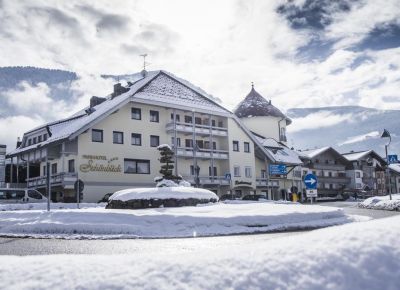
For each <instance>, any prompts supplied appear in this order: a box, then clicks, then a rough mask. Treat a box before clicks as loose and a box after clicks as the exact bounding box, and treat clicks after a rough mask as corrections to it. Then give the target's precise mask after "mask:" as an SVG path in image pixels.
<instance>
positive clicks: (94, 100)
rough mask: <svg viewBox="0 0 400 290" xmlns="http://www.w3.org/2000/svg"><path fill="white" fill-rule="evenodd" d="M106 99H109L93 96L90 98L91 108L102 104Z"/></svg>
mask: <svg viewBox="0 0 400 290" xmlns="http://www.w3.org/2000/svg"><path fill="white" fill-rule="evenodd" d="M105 100H107V99H106V98H100V97H96V96H93V97H91V98H90V108H93V107H95V106H97V105H99V104H101V103H102V102H104V101H105Z"/></svg>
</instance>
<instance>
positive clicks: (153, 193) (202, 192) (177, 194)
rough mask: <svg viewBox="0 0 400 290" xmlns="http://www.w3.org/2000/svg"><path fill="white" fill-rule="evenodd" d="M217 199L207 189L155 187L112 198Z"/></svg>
mask: <svg viewBox="0 0 400 290" xmlns="http://www.w3.org/2000/svg"><path fill="white" fill-rule="evenodd" d="M168 198H175V199H188V198H196V199H209V200H210V199H215V200H218V196H217V195H216V194H215V193H214V192H212V191H209V190H207V189H203V188H194V187H185V186H179V187H155V188H129V189H124V190H120V191H117V192H115V193H114V194H113V195H112V196H111V197H110V198H109V201H111V200H120V201H128V200H143V199H145V200H148V199H168Z"/></svg>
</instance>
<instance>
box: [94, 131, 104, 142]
mask: <svg viewBox="0 0 400 290" xmlns="http://www.w3.org/2000/svg"><path fill="white" fill-rule="evenodd" d="M93 133H101V138H100V139H101V140H99V141H97V140H94V139H93ZM92 142H96V143H103V142H104V132H103V130H101V129H92Z"/></svg>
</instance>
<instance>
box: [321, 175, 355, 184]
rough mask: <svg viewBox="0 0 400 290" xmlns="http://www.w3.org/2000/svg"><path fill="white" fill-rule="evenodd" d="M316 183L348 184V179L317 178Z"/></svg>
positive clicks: (340, 177) (339, 177)
mask: <svg viewBox="0 0 400 290" xmlns="http://www.w3.org/2000/svg"><path fill="white" fill-rule="evenodd" d="M318 181H319V182H323V183H342V184H347V183H350V177H344V176H332V177H331V176H318Z"/></svg>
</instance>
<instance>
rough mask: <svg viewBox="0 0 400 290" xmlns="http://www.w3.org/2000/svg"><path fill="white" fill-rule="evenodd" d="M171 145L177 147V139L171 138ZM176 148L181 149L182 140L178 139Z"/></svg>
mask: <svg viewBox="0 0 400 290" xmlns="http://www.w3.org/2000/svg"><path fill="white" fill-rule="evenodd" d="M171 144H172V146H174V145H175V137H171ZM176 147H181V138H179V137H178V138H176Z"/></svg>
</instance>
